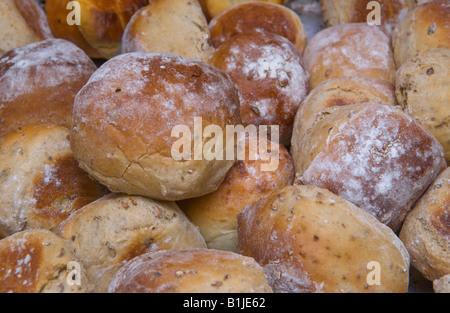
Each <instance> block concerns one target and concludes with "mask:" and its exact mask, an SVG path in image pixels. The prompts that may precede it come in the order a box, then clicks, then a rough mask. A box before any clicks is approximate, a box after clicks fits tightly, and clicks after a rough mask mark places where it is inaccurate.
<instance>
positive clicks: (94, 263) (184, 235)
mask: <svg viewBox="0 0 450 313" xmlns="http://www.w3.org/2000/svg"><path fill="white" fill-rule="evenodd" d="M58 235H59V236H60V237H62V238H64V239H66V240H67V241H70V243H71V245H72V246H73V248H74V253H75V254H76V255H77V256H78V257H79V259H80V260H81V261H82V263H83V265H84V267H85V268H86V271H87V274H88V279H89V281H90V282H91V283H92V284H93V285H94V291H95V292H106V291H107V290H108V285H109V283H110V281H111V279H112V277H113V276H114V274H115V273H116V272H117V270H118V269H119V268H120V267H121V266H122V265H123V263H125V262H126V261H128V260H130V259H132V258H134V257H135V256H138V255H140V254H144V253H146V252H150V251H155V250H168V249H190V248H206V244H205V241H204V239H203V237H202V236H201V235H200V232H199V231H198V229H197V227H195V226H194V225H193V224H192V223H191V222H190V221H189V220H188V219H187V218H186V216H185V215H184V213H183V212H182V211H181V210H180V209H179V208H178V207H177V206H176V204H175V203H173V202H161V201H154V200H151V199H148V198H144V197H139V196H127V195H123V194H109V195H106V196H104V197H103V198H100V199H98V200H97V201H95V202H92V203H90V204H88V205H86V206H85V207H83V208H82V209H81V210H79V211H77V212H75V213H74V214H72V215H71V216H70V217H69V218H68V219H67V220H66V221H64V222H63V223H62V224H61V225H60V227H59V229H58Z"/></svg>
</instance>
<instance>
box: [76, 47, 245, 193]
mask: <svg viewBox="0 0 450 313" xmlns="http://www.w3.org/2000/svg"><path fill="white" fill-rule="evenodd" d="M137 82H139V83H137ZM194 117H201V118H202V129H203V130H204V129H205V127H207V126H208V125H211V124H214V125H218V126H220V127H221V128H222V129H225V125H237V124H240V116H239V96H238V92H237V89H236V87H235V85H234V84H233V82H232V81H231V80H230V78H229V77H228V75H227V74H226V73H224V72H222V71H220V70H219V69H217V68H216V67H213V66H212V65H209V64H207V63H205V62H202V61H199V60H192V59H185V58H181V57H179V56H176V55H173V54H165V53H162V54H141V53H129V54H123V55H121V56H118V57H116V58H114V59H112V60H110V61H108V62H107V63H105V64H104V65H103V66H102V67H101V68H100V69H99V70H98V71H96V73H94V75H93V76H92V77H91V79H90V81H89V82H88V83H87V84H86V86H85V87H84V88H83V89H82V90H81V91H80V92H79V93H78V95H77V97H76V99H75V105H74V116H73V127H72V131H71V145H72V149H73V151H74V154H75V156H76V158H77V159H78V160H79V161H80V166H81V167H82V168H83V169H85V170H86V171H88V172H89V173H90V174H91V175H92V176H93V177H95V178H97V179H98V180H99V181H101V182H102V183H103V184H105V185H106V186H108V187H109V188H110V189H111V190H112V191H115V192H123V193H129V194H138V195H143V196H148V197H150V198H155V199H162V200H181V199H186V198H190V197H196V196H201V195H204V194H206V193H208V192H212V191H214V190H215V189H217V187H218V186H219V184H220V183H221V182H222V180H223V179H224V177H225V175H226V172H227V171H228V170H229V169H230V168H231V166H232V165H233V163H234V160H225V159H224V160H216V159H213V160H211V161H209V160H207V159H206V158H204V157H202V160H194V159H193V158H194V156H193V154H192V159H191V160H181V161H176V160H175V159H174V158H173V156H172V146H173V144H174V143H175V142H177V141H178V140H180V139H179V138H178V137H176V136H177V135H178V134H175V135H174V136H172V130H173V128H174V127H175V126H177V125H186V126H187V127H188V128H189V130H190V132H191V133H192V134H193V133H194V127H193V125H194ZM223 133H224V142H225V141H226V138H225V131H223ZM99 134H101V136H99ZM209 140H210V138H204V139H203V144H205V142H208V141H209ZM193 144H194V143H193V142H192V145H191V147H192V146H193ZM192 151H193V149H192Z"/></svg>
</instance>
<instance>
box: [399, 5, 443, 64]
mask: <svg viewBox="0 0 450 313" xmlns="http://www.w3.org/2000/svg"><path fill="white" fill-rule="evenodd" d="M449 15H450V2H449V1H447V0H435V1H431V2H428V3H424V4H421V5H419V6H417V7H416V8H415V9H414V10H413V11H411V12H410V13H409V14H408V15H407V17H406V18H405V19H404V20H403V21H402V22H401V23H399V24H398V25H397V27H395V29H394V31H393V33H392V46H393V49H394V56H395V63H396V65H397V68H399V67H400V66H402V64H403V63H405V62H406V61H407V60H408V59H409V58H410V57H413V56H415V55H416V54H417V53H418V52H420V51H424V50H428V49H431V48H450V22H449Z"/></svg>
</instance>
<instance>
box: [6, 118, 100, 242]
mask: <svg viewBox="0 0 450 313" xmlns="http://www.w3.org/2000/svg"><path fill="white" fill-rule="evenodd" d="M0 172H1V175H0V182H1V184H0V186H1V188H0V189H1V191H0V204H1V205H0V207H1V208H0V237H2V236H7V235H11V234H13V233H15V232H18V231H21V230H24V229H29V228H44V229H48V230H51V231H56V228H57V227H58V225H59V224H60V223H61V222H62V221H64V220H65V219H66V218H67V217H68V216H69V214H70V213H72V212H74V211H76V210H78V209H79V208H81V207H82V206H84V205H86V204H88V203H89V202H92V201H94V200H96V199H97V198H99V197H101V196H102V195H104V194H105V193H106V192H107V189H106V188H105V187H103V186H101V185H99V184H98V183H97V182H95V181H93V180H92V179H90V177H89V176H88V175H87V173H86V172H84V171H83V170H81V169H80V168H79V167H78V163H77V161H76V160H75V158H74V157H73V154H72V152H71V150H70V142H69V130H68V129H66V128H64V127H62V126H56V125H29V126H26V127H24V128H22V129H21V130H18V131H16V132H12V133H9V134H7V135H6V136H4V137H2V139H1V141H0Z"/></svg>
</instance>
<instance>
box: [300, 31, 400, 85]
mask: <svg viewBox="0 0 450 313" xmlns="http://www.w3.org/2000/svg"><path fill="white" fill-rule="evenodd" d="M303 60H304V62H305V65H306V68H307V70H308V71H309V73H310V74H311V88H312V89H313V88H315V87H317V85H318V84H320V83H321V82H323V81H325V80H328V79H331V78H335V77H342V76H349V77H366V78H376V79H382V80H386V81H388V82H390V83H394V78H395V64H394V58H393V52H392V48H391V41H390V36H388V35H387V33H386V32H385V31H384V30H383V29H382V28H381V27H377V26H369V25H368V24H367V23H348V24H341V25H336V26H333V27H329V28H326V29H323V30H321V31H320V32H318V33H317V34H316V35H314V37H313V38H311V40H310V41H309V42H308V44H307V45H306V48H305V52H304V54H303Z"/></svg>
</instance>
